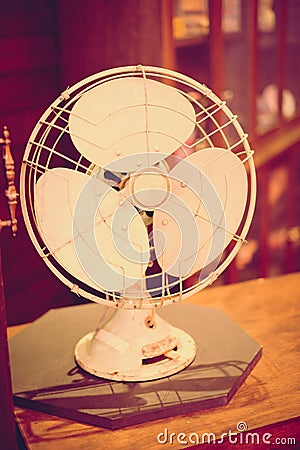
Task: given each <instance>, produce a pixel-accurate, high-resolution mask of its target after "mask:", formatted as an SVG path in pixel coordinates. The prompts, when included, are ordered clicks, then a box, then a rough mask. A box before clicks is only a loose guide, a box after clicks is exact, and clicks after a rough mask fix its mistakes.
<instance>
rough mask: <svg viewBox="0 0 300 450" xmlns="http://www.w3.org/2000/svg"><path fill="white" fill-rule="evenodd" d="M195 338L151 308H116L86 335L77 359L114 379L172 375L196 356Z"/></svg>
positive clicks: (147, 378) (89, 370) (146, 378)
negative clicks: (131, 309)
mask: <svg viewBox="0 0 300 450" xmlns="http://www.w3.org/2000/svg"><path fill="white" fill-rule="evenodd" d="M195 355H196V344H195V341H194V339H193V338H192V337H191V336H190V335H189V334H187V333H185V332H184V331H182V330H180V329H178V328H175V327H173V326H171V325H170V324H169V323H168V322H166V321H165V320H163V319H161V318H160V317H159V316H158V315H155V316H153V315H152V311H151V310H135V311H130V310H117V311H116V312H115V314H114V315H113V317H112V318H111V319H110V320H109V321H108V322H107V323H106V324H105V325H104V326H103V327H101V328H100V329H97V330H96V331H92V332H90V333H88V334H86V335H85V336H83V337H82V338H81V339H80V341H79V342H78V343H77V345H76V348H75V359H76V362H77V363H78V365H79V366H80V367H81V368H82V369H84V370H85V371H87V372H89V373H91V374H92V375H96V376H98V377H101V378H106V379H108V380H114V381H127V382H128V381H134V382H137V381H150V380H156V379H159V378H164V377H168V376H170V375H173V374H175V373H177V372H179V371H181V370H183V369H184V368H185V367H187V366H188V365H189V364H190V363H191V362H192V361H193V360H194V358H195Z"/></svg>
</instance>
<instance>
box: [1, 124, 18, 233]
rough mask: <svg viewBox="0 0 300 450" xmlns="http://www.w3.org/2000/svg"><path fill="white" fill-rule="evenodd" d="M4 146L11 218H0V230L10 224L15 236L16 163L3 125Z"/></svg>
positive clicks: (7, 132) (6, 129)
mask: <svg viewBox="0 0 300 450" xmlns="http://www.w3.org/2000/svg"><path fill="white" fill-rule="evenodd" d="M0 144H2V147H3V165H4V174H5V178H6V187H7V188H6V190H5V196H6V199H7V203H8V208H9V214H10V220H0V230H1V229H2V228H3V227H4V226H10V227H11V231H12V234H13V236H16V234H17V229H18V228H17V219H16V206H17V198H18V193H17V190H16V187H15V163H14V160H13V157H12V154H11V150H10V144H11V141H10V135H9V131H8V128H7V126H4V127H3V138H0Z"/></svg>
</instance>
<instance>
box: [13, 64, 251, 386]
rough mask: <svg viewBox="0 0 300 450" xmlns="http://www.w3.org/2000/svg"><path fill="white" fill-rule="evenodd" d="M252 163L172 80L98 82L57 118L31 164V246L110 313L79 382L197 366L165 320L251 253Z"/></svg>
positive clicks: (25, 184)
mask: <svg viewBox="0 0 300 450" xmlns="http://www.w3.org/2000/svg"><path fill="white" fill-rule="evenodd" d="M252 154H253V152H252V151H251V149H250V146H249V143H248V140H247V135H246V134H245V133H244V131H243V130H242V128H241V126H240V125H239V123H238V121H237V117H236V116H235V115H233V114H232V112H231V111H230V110H229V109H228V107H227V106H226V103H225V102H224V101H222V100H221V99H219V98H218V97H217V96H216V95H215V94H214V93H213V92H212V91H211V90H210V89H208V88H207V87H206V86H204V85H202V84H200V83H198V82H196V81H194V80H193V79H191V78H189V77H186V76H184V75H181V74H179V73H176V72H173V71H170V70H166V69H162V68H156V67H143V66H141V65H138V66H130V67H120V68H116V69H112V70H107V71H104V72H100V73H97V74H96V75H94V76H91V77H89V78H86V79H85V80H83V81H81V82H79V83H77V84H76V85H75V86H73V87H71V88H69V89H68V90H67V91H65V92H64V93H63V94H62V95H61V97H60V98H58V99H57V100H56V101H54V102H53V103H52V105H51V106H50V107H49V108H48V109H47V111H46V112H45V113H44V115H43V116H42V117H41V119H40V120H39V122H38V123H37V125H36V127H35V129H34V131H33V133H32V135H31V137H30V139H29V142H28V145H27V148H26V151H25V154H24V158H23V165H22V171H21V200H22V209H23V214H24V218H25V223H26V226H27V229H28V232H29V234H30V237H31V239H32V241H33V243H34V245H35V247H36V249H37V251H38V253H39V255H40V256H41V258H42V259H43V260H44V262H45V263H46V264H47V266H48V267H49V268H50V269H51V271H52V272H53V273H54V274H55V275H56V276H57V277H58V278H59V279H60V280H61V281H62V282H63V283H65V284H66V285H67V286H68V287H69V289H71V291H72V292H74V293H76V294H77V295H79V296H83V297H85V298H87V299H89V300H93V301H95V302H98V303H100V304H103V305H106V306H107V307H111V308H114V310H113V311H114V314H110V317H109V319H107V318H105V317H104V318H102V319H103V320H101V324H100V325H99V326H98V327H97V329H96V330H95V331H91V332H90V333H89V334H88V335H86V336H84V337H83V338H82V339H81V340H80V341H79V342H78V344H77V346H76V349H75V358H76V361H77V363H78V364H79V365H80V366H81V367H82V368H83V369H85V370H86V371H88V372H90V373H92V374H94V375H97V376H100V377H104V378H108V379H111V380H124V381H142V380H153V379H157V378H161V377H165V376H169V375H171V374H174V373H176V372H178V371H180V370H182V369H183V368H185V367H186V366H187V365H189V364H190V363H191V362H192V361H193V359H194V357H195V352H196V346H195V342H194V340H193V338H192V337H191V336H190V335H189V334H187V333H186V332H184V331H182V330H180V329H177V328H174V327H173V326H171V325H170V324H169V323H167V322H166V321H164V320H162V319H161V318H160V317H159V315H158V314H156V313H155V310H156V308H157V307H159V306H165V305H169V304H172V303H174V302H178V301H180V300H182V299H183V298H185V297H187V296H190V295H191V294H193V293H195V292H198V291H200V290H201V289H203V288H204V287H205V286H207V285H209V284H211V283H212V282H213V281H214V280H215V279H216V278H217V277H218V276H219V275H220V274H221V272H222V271H223V270H224V269H225V268H226V267H227V266H228V264H229V263H230V262H231V261H232V259H233V258H234V256H235V255H236V253H237V252H238V250H239V248H240V246H241V245H242V244H243V243H245V236H246V233H247V231H248V229H249V226H250V222H251V219H252V215H253V209H254V203H255V195H256V191H255V169H254V164H253V159H252ZM107 311H110V312H111V310H110V309H109V308H107V309H106V312H107ZM82 320H84V317H83V318H82ZM182 323H183V324H184V325H185V328H186V329H188V325H189V324H188V323H185V321H184V317H182ZM66 332H68V331H67V330H66Z"/></svg>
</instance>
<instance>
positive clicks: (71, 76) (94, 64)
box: [58, 0, 161, 85]
mask: <svg viewBox="0 0 300 450" xmlns="http://www.w3.org/2000/svg"><path fill="white" fill-rule="evenodd" d="M160 20H161V0H151V2H149V0H126V1H119V0H110V1H106V0H85V2H84V8H83V7H82V2H80V1H78V0H75V1H73V2H72V8H71V10H70V1H69V0H60V1H59V2H58V24H59V40H60V65H61V79H62V82H63V83H64V84H65V85H69V84H73V83H75V82H76V81H78V80H80V79H82V78H84V77H86V76H88V75H91V74H93V73H96V72H98V71H101V70H104V69H108V68H111V67H117V66H123V65H136V64H144V65H154V66H155V65H161V30H160V26H161V25H160Z"/></svg>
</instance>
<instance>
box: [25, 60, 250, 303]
mask: <svg viewBox="0 0 300 450" xmlns="http://www.w3.org/2000/svg"><path fill="white" fill-rule="evenodd" d="M124 77H138V78H144V79H152V80H156V81H160V82H162V83H166V84H168V85H169V86H171V87H172V88H173V89H176V90H177V91H178V92H180V93H181V94H182V95H184V96H185V97H186V98H187V99H188V100H189V101H190V102H191V103H192V105H193V107H194V109H195V113H196V123H195V131H196V133H195V138H194V141H193V142H191V143H187V142H178V150H179V151H180V153H181V156H180V159H182V158H184V157H185V156H187V155H188V154H190V153H191V152H195V151H201V149H203V148H208V147H210V148H213V147H222V148H224V149H226V150H228V151H231V152H233V153H235V155H237V156H238V157H239V159H240V161H241V163H242V164H244V165H245V168H246V170H247V173H248V197H247V204H246V208H245V212H244V215H243V218H242V221H241V224H240V226H239V229H238V230H237V232H236V234H235V235H233V236H232V241H231V243H230V244H229V245H228V246H227V248H226V249H225V250H224V252H223V255H222V258H221V260H220V261H219V263H218V265H217V267H214V266H213V267H212V268H210V266H209V267H205V268H204V269H201V270H200V271H198V272H197V273H195V274H193V275H188V276H186V277H179V279H176V280H172V279H171V278H172V277H170V276H169V275H168V274H167V273H164V271H163V270H162V271H161V273H155V274H153V275H144V277H146V276H147V277H161V285H162V286H161V289H160V290H159V289H158V288H153V289H148V290H147V291H148V293H149V297H148V296H146V297H145V296H143V295H141V296H137V297H136V298H134V297H130V298H125V297H124V295H122V294H121V293H118V292H110V291H106V290H104V289H102V288H99V290H96V289H94V288H91V286H89V285H87V284H86V283H84V282H82V281H81V280H78V279H77V278H74V277H73V276H72V275H71V274H70V273H68V271H67V269H66V268H65V267H63V266H62V265H61V264H60V263H59V262H58V261H57V259H56V258H55V254H53V253H52V252H51V251H50V250H49V249H48V248H47V244H46V243H45V242H44V240H43V233H42V231H41V230H40V228H39V225H38V222H37V217H36V211H35V186H36V183H37V181H38V179H39V177H40V176H41V175H42V174H43V173H45V172H46V171H47V170H50V169H52V168H55V167H66V168H70V169H73V170H76V171H80V172H83V173H85V174H88V175H93V174H95V173H96V172H97V171H98V170H102V168H100V167H97V166H96V165H95V164H93V163H92V162H91V161H88V160H87V159H86V158H85V157H84V156H83V155H81V154H80V153H79V151H78V150H77V149H76V148H75V146H74V145H73V143H72V141H71V138H70V132H69V120H68V119H69V115H70V114H72V108H73V106H74V104H76V102H77V101H78V100H79V99H80V98H81V97H82V95H83V94H85V93H86V92H88V91H90V90H91V89H94V88H95V87H96V86H99V85H101V84H103V83H106V82H108V81H111V80H115V79H120V78H124ZM20 195H21V205H22V212H23V216H24V220H25V224H26V227H27V230H28V233H29V235H30V238H31V240H32V242H33V244H34V246H35V248H36V250H37V251H38V253H39V255H40V256H41V258H42V259H43V261H44V262H45V263H46V265H47V266H48V267H49V269H50V270H51V271H52V272H53V273H54V274H55V275H56V276H57V277H58V278H59V279H60V280H61V281H62V282H63V283H64V284H65V285H67V286H68V287H69V289H71V291H72V292H74V293H75V294H77V295H78V296H83V297H85V298H87V299H89V300H92V301H95V302H97V303H102V304H105V305H108V304H109V305H110V306H115V307H123V308H129V309H134V308H149V307H156V306H162V305H167V304H171V303H174V302H177V301H180V300H182V299H183V298H185V297H188V296H190V295H191V294H193V293H196V292H198V291H200V290H201V289H203V288H205V287H206V286H207V285H210V284H212V283H213V282H214V281H215V280H216V279H217V278H218V277H219V276H220V274H221V273H222V272H223V271H224V270H225V269H226V267H227V266H228V265H229V264H230V263H231V261H232V260H233V258H234V257H235V256H236V254H237V252H238V251H239V249H240V247H241V245H242V244H243V243H245V242H246V240H245V239H246V235H247V232H248V230H249V227H250V224H251V220H252V217H253V213H254V206H255V198H256V175H255V167H254V162H253V150H251V147H250V145H249V141H248V135H247V134H246V133H245V132H244V131H243V129H242V127H241V126H240V124H239V122H238V120H237V116H236V115H234V114H233V113H232V112H231V111H230V109H229V108H228V107H227V105H226V102H225V101H223V100H221V99H220V98H218V97H217V96H216V95H215V94H214V93H213V92H212V91H211V90H210V89H209V88H208V87H207V86H205V85H203V84H201V83H199V82H197V81H195V80H193V79H192V78H190V77H187V76H185V75H182V74H180V73H177V72H174V71H171V70H168V69H163V68H157V67H144V66H141V65H139V66H127V67H120V68H116V69H110V70H107V71H104V72H100V73H97V74H95V75H93V76H91V77H89V78H86V79H85V80H82V81H80V82H79V83H77V84H76V85H74V86H73V87H71V88H69V89H68V90H67V91H65V92H64V93H63V94H62V95H61V96H60V97H59V98H57V99H56V100H55V101H54V102H53V103H52V104H51V105H50V107H49V108H48V109H47V110H46V111H45V113H44V114H43V115H42V116H41V118H40V119H39V121H38V123H37V124H36V126H35V128H34V130H33V132H32V134H31V136H30V138H29V141H28V143H27V146H26V149H25V153H24V157H23V161H22V168H21V179H20ZM228 249H230V250H228Z"/></svg>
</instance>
